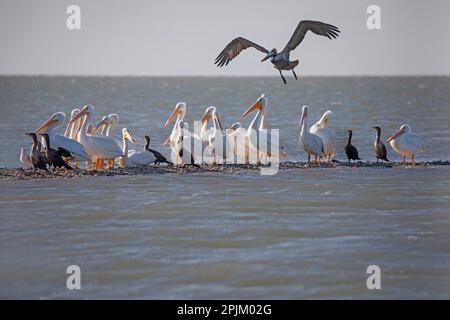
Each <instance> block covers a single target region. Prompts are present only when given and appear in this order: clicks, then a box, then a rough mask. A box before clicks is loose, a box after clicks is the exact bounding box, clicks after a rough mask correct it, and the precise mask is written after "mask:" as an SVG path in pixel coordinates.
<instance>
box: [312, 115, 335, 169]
mask: <svg viewBox="0 0 450 320" xmlns="http://www.w3.org/2000/svg"><path fill="white" fill-rule="evenodd" d="M332 115H333V113H332V112H331V111H330V110H328V111H326V112H325V113H324V114H323V116H322V117H321V118H320V120H319V121H317V122H316V123H315V124H314V125H312V126H311V128H309V131H310V132H311V133H313V134H315V135H318V136H319V137H320V138H321V139H322V143H323V151H324V153H325V155H326V156H327V157H328V162H330V160H331V157H333V156H334V155H335V154H336V138H335V137H334V133H333V130H331V128H329V127H328V123H329V121H330V117H331V116H332Z"/></svg>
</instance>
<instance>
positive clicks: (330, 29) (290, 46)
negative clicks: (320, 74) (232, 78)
mask: <svg viewBox="0 0 450 320" xmlns="http://www.w3.org/2000/svg"><path fill="white" fill-rule="evenodd" d="M308 31H312V32H313V33H315V34H317V35H320V36H324V37H327V38H328V39H330V40H331V39H334V38H336V37H338V36H339V32H340V30H339V29H338V28H337V27H335V26H333V25H331V24H327V23H323V22H320V21H310V20H303V21H300V23H299V24H298V25H297V28H296V29H295V31H294V33H293V34H292V36H291V39H290V40H289V41H288V43H287V45H286V47H285V48H284V49H283V51H281V52H278V51H277V49H275V48H274V49H272V50H270V51H269V50H267V49H266V48H264V47H263V46H260V45H258V44H256V43H254V42H252V41H250V40H247V39H245V38H242V37H238V38H235V39H233V40H232V41H231V42H230V43H229V44H227V46H226V47H225V48H224V49H223V50H222V52H221V53H220V54H219V55H218V56H217V58H216V60H215V61H214V63H215V64H216V65H217V66H218V67H223V66H224V65H228V63H229V62H230V61H231V60H233V59H234V58H235V57H236V56H237V55H238V54H239V53H241V51H243V50H245V49H247V48H250V47H252V48H255V49H256V50H259V51H261V52H263V53H265V54H266V56H265V57H264V58H263V59H262V60H261V62H264V61H266V60H267V59H269V58H270V62H272V64H273V66H274V67H275V69H277V70H278V71H279V72H280V76H281V79H282V80H283V82H284V84H286V83H287V82H286V79H285V77H284V76H283V73H282V72H281V70H286V71H287V70H292V73H293V74H294V77H295V79H297V75H296V74H295V71H294V68H295V67H297V65H298V60H295V61H291V60H290V53H291V51H292V50H294V49H295V48H297V46H298V45H299V44H300V43H301V42H302V41H303V38H304V37H305V35H306V33H307V32H308Z"/></svg>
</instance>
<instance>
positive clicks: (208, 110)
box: [200, 106, 217, 123]
mask: <svg viewBox="0 0 450 320" xmlns="http://www.w3.org/2000/svg"><path fill="white" fill-rule="evenodd" d="M216 111H217V108H216V107H214V106H210V107H208V108H206V110H205V113H204V114H203V116H202V117H201V119H200V121H201V122H202V123H205V121H206V120H208V119H209V118H211V117H212V116H213V115H214V114H215V113H216Z"/></svg>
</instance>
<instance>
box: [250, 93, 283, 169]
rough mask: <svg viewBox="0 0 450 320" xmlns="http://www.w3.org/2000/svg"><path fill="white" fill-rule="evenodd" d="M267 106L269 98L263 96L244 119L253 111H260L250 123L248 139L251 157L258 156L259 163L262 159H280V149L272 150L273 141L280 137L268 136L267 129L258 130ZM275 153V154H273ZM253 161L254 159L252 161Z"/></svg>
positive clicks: (251, 107)
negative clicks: (258, 124)
mask: <svg viewBox="0 0 450 320" xmlns="http://www.w3.org/2000/svg"><path fill="white" fill-rule="evenodd" d="M266 106H267V98H266V97H265V96H261V97H259V98H258V100H257V101H256V102H255V103H254V104H253V105H252V106H250V107H249V108H247V110H245V111H244V113H243V114H242V117H245V116H246V115H248V114H249V113H250V112H251V111H253V110H258V112H257V113H256V115H255V117H254V118H253V120H252V121H251V122H250V125H249V127H248V129H247V133H246V135H247V138H248V139H249V156H250V155H252V158H254V157H256V156H258V158H259V160H258V162H261V158H262V157H268V158H271V157H274V158H275V159H277V160H279V159H280V155H281V152H280V148H279V147H278V149H277V150H272V147H271V146H272V144H273V141H276V140H278V141H279V136H278V135H275V134H273V133H272V134H268V133H269V131H268V130H267V129H262V128H261V127H260V128H256V126H257V123H258V121H259V122H260V120H261V116H262V115H263V113H264V108H265V107H266ZM272 151H274V152H275V153H272ZM250 160H252V159H250Z"/></svg>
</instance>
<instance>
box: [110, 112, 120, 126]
mask: <svg viewBox="0 0 450 320" xmlns="http://www.w3.org/2000/svg"><path fill="white" fill-rule="evenodd" d="M108 117H109V124H110V125H111V124H112V125H116V124H117V123H119V115H118V114H117V113H111V114H110V115H109V116H108Z"/></svg>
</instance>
